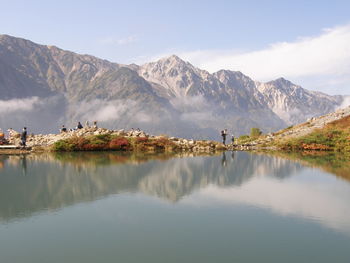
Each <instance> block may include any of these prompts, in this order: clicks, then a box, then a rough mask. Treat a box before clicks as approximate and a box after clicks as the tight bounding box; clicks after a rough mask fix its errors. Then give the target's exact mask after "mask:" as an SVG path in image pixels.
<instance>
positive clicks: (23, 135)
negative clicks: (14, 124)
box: [21, 127, 27, 147]
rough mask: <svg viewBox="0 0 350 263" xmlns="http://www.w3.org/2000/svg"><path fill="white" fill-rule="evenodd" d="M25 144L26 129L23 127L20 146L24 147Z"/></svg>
mask: <svg viewBox="0 0 350 263" xmlns="http://www.w3.org/2000/svg"><path fill="white" fill-rule="evenodd" d="M26 143H27V127H24V128H23V131H22V133H21V144H22V146H23V147H26Z"/></svg>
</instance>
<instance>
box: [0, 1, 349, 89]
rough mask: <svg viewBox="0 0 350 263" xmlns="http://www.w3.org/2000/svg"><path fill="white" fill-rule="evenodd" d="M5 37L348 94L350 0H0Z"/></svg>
mask: <svg viewBox="0 0 350 263" xmlns="http://www.w3.org/2000/svg"><path fill="white" fill-rule="evenodd" d="M0 6H1V9H0V34H8V35H11V36H15V37H22V38H26V39H29V40H31V41H33V42H36V43H40V44H45V45H55V46H58V47H60V48H62V49H66V50H70V51H73V52H77V53H81V54H90V55H94V56H97V57H100V58H103V59H107V60H110V61H112V62H117V63H123V64H130V63H136V64H142V63H145V62H150V61H154V60H156V59H158V58H161V57H163V56H169V55H172V54H176V55H178V56H180V57H181V58H182V59H184V60H186V61H189V62H190V63H192V64H193V65H195V66H197V67H200V68H201V69H205V70H208V71H209V72H215V71H217V70H220V69H229V70H238V71H241V72H243V73H244V74H246V75H248V76H249V77H251V78H253V79H254V80H257V81H270V80H273V79H276V78H279V77H284V78H286V79H288V80H291V81H292V82H293V83H296V84H298V85H301V86H302V87H304V88H307V89H311V90H317V91H322V92H326V93H329V94H346V95H350V74H349V73H350V1H337V0H333V1H330V0H329V1H325V0H318V1H313V0H309V1H306V0H304V1H299V0H293V1H283V0H279V1H268V0H266V1H264V0H260V1H249V0H245V1H234V0H231V1H229V0H226V1H223V0H215V1H206V0H201V1H197V0H192V1H191V0H187V1H184V0H178V1H173V0H172V1H167V0H162V1H159V0H153V1H148V0H144V1H141V0H128V1H125V0H124V1H119V0H115V1H109V0H99V1H92V0H84V1H81V0H74V1H72V0H70V1H67V0H60V1H48V0H46V1H39V0H31V1H28V0H27V1H24V0H23V1H18V0H11V1H9V0H8V1H4V0H0Z"/></svg>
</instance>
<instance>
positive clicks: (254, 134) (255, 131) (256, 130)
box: [250, 128, 262, 138]
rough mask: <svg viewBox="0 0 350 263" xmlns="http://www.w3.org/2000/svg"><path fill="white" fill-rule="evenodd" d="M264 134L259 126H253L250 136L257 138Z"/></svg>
mask: <svg viewBox="0 0 350 263" xmlns="http://www.w3.org/2000/svg"><path fill="white" fill-rule="evenodd" d="M261 134H262V132H261V131H260V129H259V128H251V129H250V137H252V138H256V137H259V136H260V135H261Z"/></svg>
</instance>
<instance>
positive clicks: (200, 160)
mask: <svg viewBox="0 0 350 263" xmlns="http://www.w3.org/2000/svg"><path fill="white" fill-rule="evenodd" d="M308 158H309V157H308ZM326 159H327V157H326V156H320V157H318V159H317V163H319V164H324V162H323V160H326ZM336 159H337V157H333V158H332V160H336ZM330 166H333V165H329V164H328V163H327V162H326V164H325V165H323V166H322V165H316V164H315V162H313V163H312V162H310V161H306V160H305V159H304V160H302V161H298V160H297V159H296V158H294V157H293V158H289V157H288V156H283V157H281V156H274V155H265V154H253V153H248V152H225V153H221V154H218V155H213V156H198V157H191V156H187V155H184V156H172V155H150V156H143V155H139V156H137V155H130V154H125V153H124V154H122V153H109V152H103V153H102V152H101V153H65V154H31V155H27V156H14V155H13V156H5V155H0V262H1V263H22V262H23V263H24V262H25V263H31V262H33V263H40V262H49V263H56V262H57V263H62V262H64V263H70V262H75V263H76V262H84V263H89V262H99V263H101V262H102V263H104V262H142V263H146V262H152V263H156V262H163V263H169V262H201V263H203V262H239V263H240V262H269V263H271V262H283V263H285V262H299V263H300V262H305V263H311V262H318V263H319V262H327V263H328V262H336V263H338V262H344V263H345V262H346V263H348V262H350V202H349V201H350V179H349V178H348V177H347V176H346V175H349V173H348V172H347V171H349V170H347V171H345V173H344V166H343V165H340V167H335V170H332V169H330V168H332V167H330ZM334 166H335V165H334ZM336 168H339V169H338V170H337V169H336ZM334 171H335V172H334ZM337 171H339V172H337ZM342 173H344V174H345V176H344V175H343V174H342Z"/></svg>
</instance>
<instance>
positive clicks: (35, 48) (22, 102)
mask: <svg viewBox="0 0 350 263" xmlns="http://www.w3.org/2000/svg"><path fill="white" fill-rule="evenodd" d="M345 98H346V97H345V96H340V95H339V96H331V95H327V94H324V93H321V92H316V91H310V90H306V89H304V88H302V87H300V86H298V85H295V84H293V83H291V82H290V81H288V80H286V79H284V78H279V79H276V80H273V81H270V82H267V83H262V82H258V81H254V80H252V79H251V78H249V77H248V76H246V75H244V74H242V73H241V72H239V71H230V70H220V71H218V72H215V73H209V72H208V71H205V70H202V69H199V68H196V67H194V66H193V65H191V64H190V63H189V62H185V61H183V60H182V59H180V58H179V57H177V56H176V55H172V56H170V57H166V58H162V59H160V60H158V61H156V62H151V63H146V64H144V65H135V64H131V65H124V64H117V63H112V62H109V61H107V60H103V59H99V58H96V57H94V56H90V55H80V54H76V53H73V52H70V51H65V50H62V49H60V48H57V47H55V46H47V45H39V44H36V43H33V42H31V41H29V40H25V39H21V38H16V37H12V36H8V35H0V127H1V128H3V129H4V128H9V127H13V128H15V129H19V128H20V127H22V126H28V127H29V130H30V131H33V132H35V133H38V132H57V131H58V129H59V128H60V126H61V125H62V124H65V125H66V126H68V127H73V126H75V125H76V122H77V121H81V122H85V121H86V120H89V121H90V122H92V121H94V120H97V121H98V123H99V125H100V126H105V127H108V128H113V129H122V128H125V129H129V128H131V127H133V128H141V129H144V130H146V131H148V132H150V133H155V134H159V133H166V134H171V135H174V136H182V137H192V138H197V139H198V138H217V137H218V135H219V131H220V130H222V129H223V128H227V129H228V130H229V132H232V133H234V134H235V135H240V134H244V133H248V132H249V130H250V128H252V127H259V128H261V129H262V130H263V131H265V132H270V131H275V130H277V129H280V128H284V127H286V126H290V125H292V124H296V123H299V122H303V121H305V120H306V119H308V118H310V117H314V116H319V115H323V114H326V113H329V112H331V111H334V110H335V109H336V108H338V107H340V106H341V105H342V104H343V103H344V101H345Z"/></svg>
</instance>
